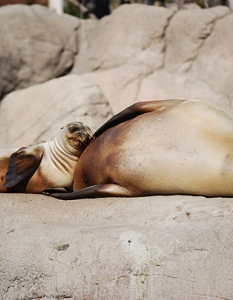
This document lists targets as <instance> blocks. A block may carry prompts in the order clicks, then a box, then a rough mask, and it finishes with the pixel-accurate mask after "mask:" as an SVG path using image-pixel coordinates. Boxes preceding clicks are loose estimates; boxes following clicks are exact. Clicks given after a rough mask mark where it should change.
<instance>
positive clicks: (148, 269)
mask: <svg viewBox="0 0 233 300" xmlns="http://www.w3.org/2000/svg"><path fill="white" fill-rule="evenodd" d="M232 201H233V199H229V198H228V199H222V198H209V199H208V198H204V197H191V196H157V197H156V196H153V197H143V198H132V199H129V198H124V199H122V198H118V199H117V198H115V199H114V198H109V199H92V200H90V199H86V200H79V201H58V200H57V199H53V198H46V197H45V196H42V195H19V194H18V195H11V194H1V195H0V207H1V209H0V214H1V215H0V220H1V225H0V240H1V247H0V279H1V280H0V298H1V299H3V300H8V299H11V300H26V299H42V300H55V299H70V300H76V299H82V300H84V299H86V300H90V299H96V300H100V299H111V300H119V299H124V300H128V299H140V300H142V299H147V300H155V299H156V300H167V299H169V300H170V299H171V300H200V299H209V300H216V299H233V286H232V281H233V272H232V270H233V252H232V249H233V202H232Z"/></svg>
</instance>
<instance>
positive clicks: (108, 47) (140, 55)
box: [73, 4, 173, 72]
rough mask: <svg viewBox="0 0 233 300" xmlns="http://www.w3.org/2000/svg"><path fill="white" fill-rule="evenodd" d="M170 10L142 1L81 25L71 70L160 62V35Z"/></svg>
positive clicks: (154, 65)
mask: <svg viewBox="0 0 233 300" xmlns="http://www.w3.org/2000/svg"><path fill="white" fill-rule="evenodd" d="M172 14H173V12H172V11H171V10H169V9H165V8H162V7H153V6H147V5H142V4H133V5H131V4H130V5H122V6H120V7H119V8H117V9H116V10H115V11H114V12H113V13H112V15H110V16H107V17H105V18H103V19H101V21H99V22H97V21H93V22H90V21H89V22H88V23H87V24H85V25H82V27H81V29H80V32H82V34H85V36H86V39H87V41H86V43H85V44H83V45H82V44H81V45H80V48H79V55H78V56H77V60H76V64H75V66H74V69H73V71H74V72H80V71H81V72H88V71H92V70H103V69H111V68H116V67H119V66H122V65H125V64H129V65H138V64H142V65H146V66H148V67H149V68H150V69H153V70H154V69H158V68H160V67H161V66H162V65H163V48H164V46H165V45H164V39H163V35H164V32H165V29H166V26H167V23H168V20H169V18H170V17H171V16H172Z"/></svg>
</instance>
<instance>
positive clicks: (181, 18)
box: [164, 6, 230, 71]
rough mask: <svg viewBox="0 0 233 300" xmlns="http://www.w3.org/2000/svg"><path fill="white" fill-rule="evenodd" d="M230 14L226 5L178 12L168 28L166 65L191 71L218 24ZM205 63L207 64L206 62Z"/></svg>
mask: <svg viewBox="0 0 233 300" xmlns="http://www.w3.org/2000/svg"><path fill="white" fill-rule="evenodd" d="M229 13H230V11H229V9H228V8H227V7H226V6H219V7H214V8H210V9H202V10H195V9H194V10H193V9H191V10H180V11H178V12H177V13H176V14H175V15H174V16H173V18H172V19H171V20H170V23H169V26H168V28H167V30H166V36H165V38H166V53H165V65H164V68H165V69H166V70H168V71H188V70H190V69H191V68H192V64H193V62H195V60H196V58H197V57H198V55H199V52H200V50H201V48H202V46H203V45H204V44H205V41H206V39H207V38H208V37H209V36H210V35H211V33H212V32H213V29H214V26H215V24H216V23H218V21H219V20H220V19H221V18H223V17H225V16H227V15H228V14H229ZM197 20H198V21H197ZM229 36H230V31H229ZM202 63H203V65H205V62H204V61H203V62H202Z"/></svg>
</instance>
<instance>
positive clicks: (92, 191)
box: [43, 183, 132, 200]
mask: <svg viewBox="0 0 233 300" xmlns="http://www.w3.org/2000/svg"><path fill="white" fill-rule="evenodd" d="M43 194H44V195H47V196H52V197H54V198H57V199H61V200H77V199H84V198H99V197H132V192H131V193H130V192H129V191H128V190H127V189H126V188H123V187H121V186H119V185H117V184H113V183H111V184H99V185H92V186H89V187H87V188H84V189H82V190H79V191H77V192H71V193H52V194H50V193H47V192H43Z"/></svg>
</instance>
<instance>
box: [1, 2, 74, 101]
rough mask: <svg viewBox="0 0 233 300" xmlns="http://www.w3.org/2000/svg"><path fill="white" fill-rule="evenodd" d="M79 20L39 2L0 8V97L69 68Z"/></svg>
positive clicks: (43, 80) (71, 62) (47, 78)
mask: <svg viewBox="0 0 233 300" xmlns="http://www.w3.org/2000/svg"><path fill="white" fill-rule="evenodd" d="M78 28H79V20H78V19H77V18H73V17H71V16H68V15H64V16H58V15H56V14H55V13H53V12H51V11H50V10H49V9H47V8H45V7H43V6H41V5H32V6H28V5H9V6H3V7H1V8H0V36H1V41H0V99H1V98H2V97H3V96H4V95H5V94H7V93H9V92H11V91H13V90H16V89H22V88H25V87H28V86H31V85H34V84H38V83H41V82H45V81H47V80H49V79H52V78H56V77H59V76H62V75H64V74H66V73H67V72H69V71H70V69H71V68H72V66H73V63H74V57H75V54H76V52H77V42H76V40H77V31H78Z"/></svg>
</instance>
